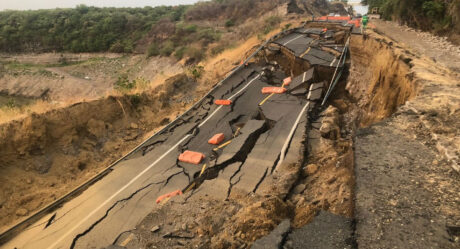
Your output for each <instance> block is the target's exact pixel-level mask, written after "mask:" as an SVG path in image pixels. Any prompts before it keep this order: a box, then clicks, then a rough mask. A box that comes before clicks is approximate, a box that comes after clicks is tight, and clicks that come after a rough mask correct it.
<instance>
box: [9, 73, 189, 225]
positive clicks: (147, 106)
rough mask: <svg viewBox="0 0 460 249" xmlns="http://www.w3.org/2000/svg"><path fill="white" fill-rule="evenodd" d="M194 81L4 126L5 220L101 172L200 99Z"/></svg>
mask: <svg viewBox="0 0 460 249" xmlns="http://www.w3.org/2000/svg"><path fill="white" fill-rule="evenodd" d="M195 85H196V84H195V83H194V81H193V80H191V79H188V78H187V77H186V76H185V75H179V76H175V77H173V78H171V79H169V80H168V81H167V82H166V83H165V84H164V85H162V86H160V87H157V88H156V89H155V90H154V91H153V92H150V93H144V94H141V95H126V96H122V97H108V98H104V99H101V100H95V101H92V102H83V103H78V104H74V105H72V106H69V107H66V108H62V109H56V110H52V111H49V112H47V113H44V114H40V115H39V114H32V115H30V116H28V117H26V118H24V119H22V120H19V121H13V122H10V123H6V124H2V125H0V189H1V191H0V224H2V225H8V224H9V223H10V222H12V221H14V220H16V219H20V218H21V217H23V216H26V215H28V214H29V213H30V212H32V211H35V210H37V209H39V208H41V207H43V206H44V205H46V204H48V203H50V202H51V201H53V200H55V199H56V198H59V197H61V196H62V195H64V194H65V193H66V192H68V191H69V190H70V189H72V188H74V187H76V186H77V185H79V184H81V183H82V182H84V181H85V180H87V179H89V178H91V177H92V176H94V175H96V174H97V173H98V172H99V171H100V170H101V169H103V168H105V167H107V166H109V165H110V163H112V162H114V161H115V160H117V159H118V158H120V157H121V156H122V155H123V154H124V153H126V152H127V151H128V150H130V149H132V148H134V147H135V146H136V145H137V144H139V143H140V142H141V141H142V140H143V139H144V136H146V135H149V133H150V134H151V132H152V131H156V130H158V128H159V127H161V126H163V125H165V124H167V123H169V121H170V119H172V118H174V117H175V115H177V114H178V113H181V112H182V111H183V110H184V109H185V108H186V107H187V106H189V105H190V104H192V103H193V102H194V98H195V96H194V95H193V94H194V88H195Z"/></svg>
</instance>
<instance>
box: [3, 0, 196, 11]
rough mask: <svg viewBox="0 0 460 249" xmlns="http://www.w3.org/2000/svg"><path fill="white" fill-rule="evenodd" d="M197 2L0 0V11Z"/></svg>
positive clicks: (168, 0) (185, 0)
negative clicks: (83, 5) (79, 5)
mask: <svg viewBox="0 0 460 249" xmlns="http://www.w3.org/2000/svg"><path fill="white" fill-rule="evenodd" d="M198 1H199V0H0V10H6V9H9V10H29V9H33V10H35V9H54V8H73V7H75V6H77V5H78V4H86V5H88V6H97V7H144V6H160V5H179V4H191V3H196V2H198Z"/></svg>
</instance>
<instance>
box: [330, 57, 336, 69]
mask: <svg viewBox="0 0 460 249" xmlns="http://www.w3.org/2000/svg"><path fill="white" fill-rule="evenodd" d="M336 60H337V58H335V57H334V60H333V61H332V62H331V65H329V66H330V67H332V65H334V62H335V61H336Z"/></svg>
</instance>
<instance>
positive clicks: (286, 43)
mask: <svg viewBox="0 0 460 249" xmlns="http://www.w3.org/2000/svg"><path fill="white" fill-rule="evenodd" d="M302 36H303V35H299V36H297V37H296V38H292V39H291V40H289V41H287V42H285V43H284V44H283V46H286V45H288V44H289V43H291V42H292V41H294V40H297V39H299V38H300V37H302Z"/></svg>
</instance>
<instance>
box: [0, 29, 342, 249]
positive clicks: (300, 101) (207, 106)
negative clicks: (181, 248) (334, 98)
mask: <svg viewBox="0 0 460 249" xmlns="http://www.w3.org/2000/svg"><path fill="white" fill-rule="evenodd" d="M323 26H327V28H324V27H323ZM350 33H351V26H349V25H343V24H327V25H326V24H324V23H318V22H310V23H306V24H305V25H304V26H303V27H301V28H297V29H293V30H289V31H286V32H283V33H281V34H280V35H277V36H275V37H274V38H273V39H271V40H269V43H268V42H267V43H265V44H264V45H263V46H262V47H261V48H260V49H259V50H257V52H258V53H257V55H256V56H255V57H254V58H252V59H251V60H248V61H246V62H244V63H243V65H241V66H240V67H238V68H237V69H236V70H234V71H233V73H232V74H231V76H230V77H228V78H226V79H225V80H224V81H223V82H221V83H220V84H218V85H217V87H215V88H214V89H213V90H212V91H211V92H210V93H209V94H208V95H206V96H205V97H204V98H203V99H202V100H201V101H200V102H199V103H197V104H196V105H195V106H194V107H193V108H192V109H191V110H189V111H188V112H186V113H185V114H184V115H182V116H181V117H180V118H178V119H176V120H175V121H174V122H173V123H171V124H170V125H168V126H167V127H166V129H163V130H162V131H161V132H159V133H157V134H156V135H154V136H153V137H151V138H150V139H148V140H147V141H146V142H144V143H143V144H142V145H141V146H139V147H138V148H137V149H135V150H134V151H133V152H132V153H130V154H129V155H128V156H127V157H125V158H123V159H122V160H120V161H119V162H118V163H116V164H115V165H113V166H112V167H111V169H110V173H108V174H107V175H106V176H104V177H103V178H101V179H100V180H99V181H97V182H95V183H94V184H93V185H92V186H90V187H89V188H87V189H86V190H84V191H83V192H82V193H81V194H80V195H78V196H76V197H74V198H73V199H71V200H70V201H68V202H66V203H63V204H62V206H60V207H59V208H57V209H56V210H55V211H53V212H51V213H48V214H47V215H44V216H43V217H41V218H40V219H38V220H37V221H36V222H34V223H33V224H31V225H30V226H28V227H27V228H26V229H24V230H22V231H21V232H20V233H18V234H17V235H16V236H15V237H13V238H12V239H11V240H9V241H7V242H6V243H5V244H4V245H3V246H2V247H5V248H15V247H17V248H92V247H96V248H100V247H104V246H108V245H111V244H114V243H115V242H116V240H117V238H118V237H119V236H120V234H122V233H124V232H125V231H129V230H131V229H133V228H134V227H135V226H136V225H137V224H138V223H139V222H140V221H141V220H142V219H143V218H144V217H145V216H146V215H147V214H149V213H150V212H151V210H152V209H155V208H156V207H158V205H162V202H160V203H155V200H156V199H157V198H158V197H159V196H162V195H164V194H168V193H171V192H174V191H176V192H175V193H184V194H187V195H188V196H187V198H188V200H190V201H192V200H193V199H194V198H196V197H200V196H206V195H212V196H214V197H216V198H220V199H222V200H225V199H226V198H228V196H229V195H230V193H231V191H232V190H233V189H235V188H238V189H239V190H240V191H245V192H247V193H258V189H259V186H261V185H262V184H264V180H265V179H266V177H267V176H268V175H271V174H273V172H274V171H275V170H276V168H277V166H279V165H280V164H281V163H282V162H283V158H284V156H285V155H286V153H287V152H288V151H289V145H290V142H291V140H292V138H293V135H294V133H295V130H296V129H297V126H298V124H299V120H301V119H302V118H305V117H306V116H307V115H308V113H309V111H310V110H312V109H313V108H314V107H315V105H316V104H317V103H319V101H320V100H321V98H322V97H323V95H324V92H325V91H326V87H328V84H329V82H331V80H332V76H333V73H334V71H335V69H336V68H337V67H343V66H344V65H343V64H341V63H340V59H339V58H340V57H341V55H342V53H343V52H344V51H346V49H345V41H346V40H347V38H348V36H349V35H350ZM289 78H290V79H292V80H289V81H290V82H289V83H287V82H288V81H286V79H289ZM283 82H284V83H283ZM264 87H282V88H285V89H286V92H285V93H281V94H271V95H266V94H262V93H261V89H262V88H264ZM217 99H225V100H231V101H232V103H231V105H228V106H221V105H215V104H214V101H215V100H217ZM217 133H223V134H224V136H225V140H224V141H225V142H226V143H225V144H224V145H225V146H220V148H216V147H217V146H216V145H211V144H209V143H208V142H207V141H208V140H209V139H210V138H211V137H213V136H214V135H215V134H217ZM229 141H230V142H229ZM186 150H189V151H196V152H200V153H202V154H204V156H205V157H204V159H203V160H202V161H201V163H200V164H199V165H194V164H190V163H184V162H182V161H179V160H178V158H179V155H180V154H181V153H182V152H184V151H186ZM172 198H174V197H172ZM164 201H168V198H166V199H165V200H163V202H164Z"/></svg>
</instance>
